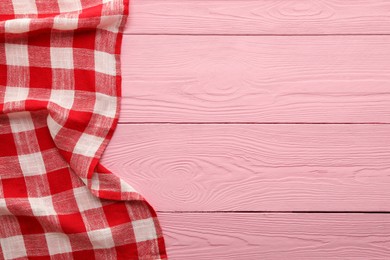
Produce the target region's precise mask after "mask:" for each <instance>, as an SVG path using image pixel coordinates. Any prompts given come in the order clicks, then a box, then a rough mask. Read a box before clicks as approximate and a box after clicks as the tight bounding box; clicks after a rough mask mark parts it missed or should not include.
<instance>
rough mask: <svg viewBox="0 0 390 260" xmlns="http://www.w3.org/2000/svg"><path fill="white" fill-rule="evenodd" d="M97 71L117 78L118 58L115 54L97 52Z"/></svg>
mask: <svg viewBox="0 0 390 260" xmlns="http://www.w3.org/2000/svg"><path fill="white" fill-rule="evenodd" d="M95 70H96V71H97V72H100V73H104V74H107V75H111V76H115V75H116V58H115V54H109V53H107V52H102V51H95Z"/></svg>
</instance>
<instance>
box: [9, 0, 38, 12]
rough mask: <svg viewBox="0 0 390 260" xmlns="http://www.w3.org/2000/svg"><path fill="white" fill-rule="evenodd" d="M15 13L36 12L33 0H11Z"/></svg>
mask: <svg viewBox="0 0 390 260" xmlns="http://www.w3.org/2000/svg"><path fill="white" fill-rule="evenodd" d="M12 5H13V8H14V13H15V14H37V13H38V9H37V5H36V4H35V0H12Z"/></svg>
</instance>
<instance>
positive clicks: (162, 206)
mask: <svg viewBox="0 0 390 260" xmlns="http://www.w3.org/2000/svg"><path fill="white" fill-rule="evenodd" d="M131 2H132V3H131V8H130V19H129V23H128V26H127V29H126V33H127V34H128V35H126V36H125V37H124V43H123V56H122V61H123V64H122V67H123V79H124V80H123V95H124V98H123V102H122V113H121V119H120V123H121V125H119V127H118V130H117V132H116V134H115V136H114V139H113V141H112V143H111V144H110V145H109V147H108V149H107V151H106V153H105V155H104V163H105V165H107V166H108V167H109V168H110V169H112V170H113V171H114V172H115V173H117V174H118V175H120V176H121V177H123V178H124V179H125V180H127V181H128V182H129V183H131V184H132V185H133V186H135V187H136V188H137V189H138V190H139V191H140V192H141V193H142V194H144V195H145V196H146V198H147V199H148V200H149V201H150V202H151V203H152V204H153V205H154V206H155V207H156V208H157V209H158V210H159V215H160V218H161V223H162V226H163V229H164V232H165V235H166V239H167V248H168V254H169V255H170V259H197V260H199V259H213V260H214V259H216V260H219V259H277V260H278V259H289V260H290V259H292V260H295V259H296V260H301V259H390V250H389V248H390V244H389V241H390V236H389V234H390V219H389V216H390V214H387V213H388V212H390V206H389V205H390V204H389V200H390V189H389V185H390V179H389V178H390V177H389V174H388V172H389V169H390V134H389V133H390V131H389V130H390V129H389V128H390V125H389V124H390V95H389V86H390V69H389V68H390V66H389V65H390V64H389V63H390V35H389V34H390V16H389V11H390V2H389V1H386V0H354V1H352V0H351V1H344V0H207V1H200V0H164V1H158V0H133V1H131ZM293 35H295V36H293ZM303 35H306V36H303ZM282 123H290V124H282ZM291 123H294V124H291ZM334 123H337V124H334ZM287 211H289V212H291V211H294V212H296V213H295V214H286V213H283V212H287ZM302 211H305V212H306V213H303V212H302ZM330 211H343V212H344V213H338V214H334V213H329V212H330ZM352 211H353V212H354V213H347V212H352ZM299 212H300V213H299ZM321 212H322V213H321ZM357 212H370V214H363V213H357ZM385 213H386V214H385Z"/></svg>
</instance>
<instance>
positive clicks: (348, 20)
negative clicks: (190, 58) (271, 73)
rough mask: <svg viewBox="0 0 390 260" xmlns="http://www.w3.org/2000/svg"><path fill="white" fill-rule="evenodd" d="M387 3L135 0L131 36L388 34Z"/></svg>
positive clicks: (378, 0) (363, 0) (389, 7)
mask: <svg viewBox="0 0 390 260" xmlns="http://www.w3.org/2000/svg"><path fill="white" fill-rule="evenodd" d="M389 12H390V2H389V1H387V0H375V1H373V0H226V1H221V0H163V1H158V0H132V4H131V8H130V20H129V22H128V26H127V29H126V33H128V34H223V35H226V34H235V35H237V34H238V35H240V34H241V35H242V34H256V35H259V34H267V35H269V34H288V35H291V34H388V33H390V15H389Z"/></svg>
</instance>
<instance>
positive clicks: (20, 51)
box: [4, 43, 29, 67]
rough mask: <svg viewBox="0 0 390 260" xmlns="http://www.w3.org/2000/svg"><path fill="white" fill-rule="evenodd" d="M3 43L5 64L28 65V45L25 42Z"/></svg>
mask: <svg viewBox="0 0 390 260" xmlns="http://www.w3.org/2000/svg"><path fill="white" fill-rule="evenodd" d="M4 45H5V59H6V62H7V65H11V66H23V67H28V65H29V61H28V47H27V45H25V44H11V43H6V44H4Z"/></svg>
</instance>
